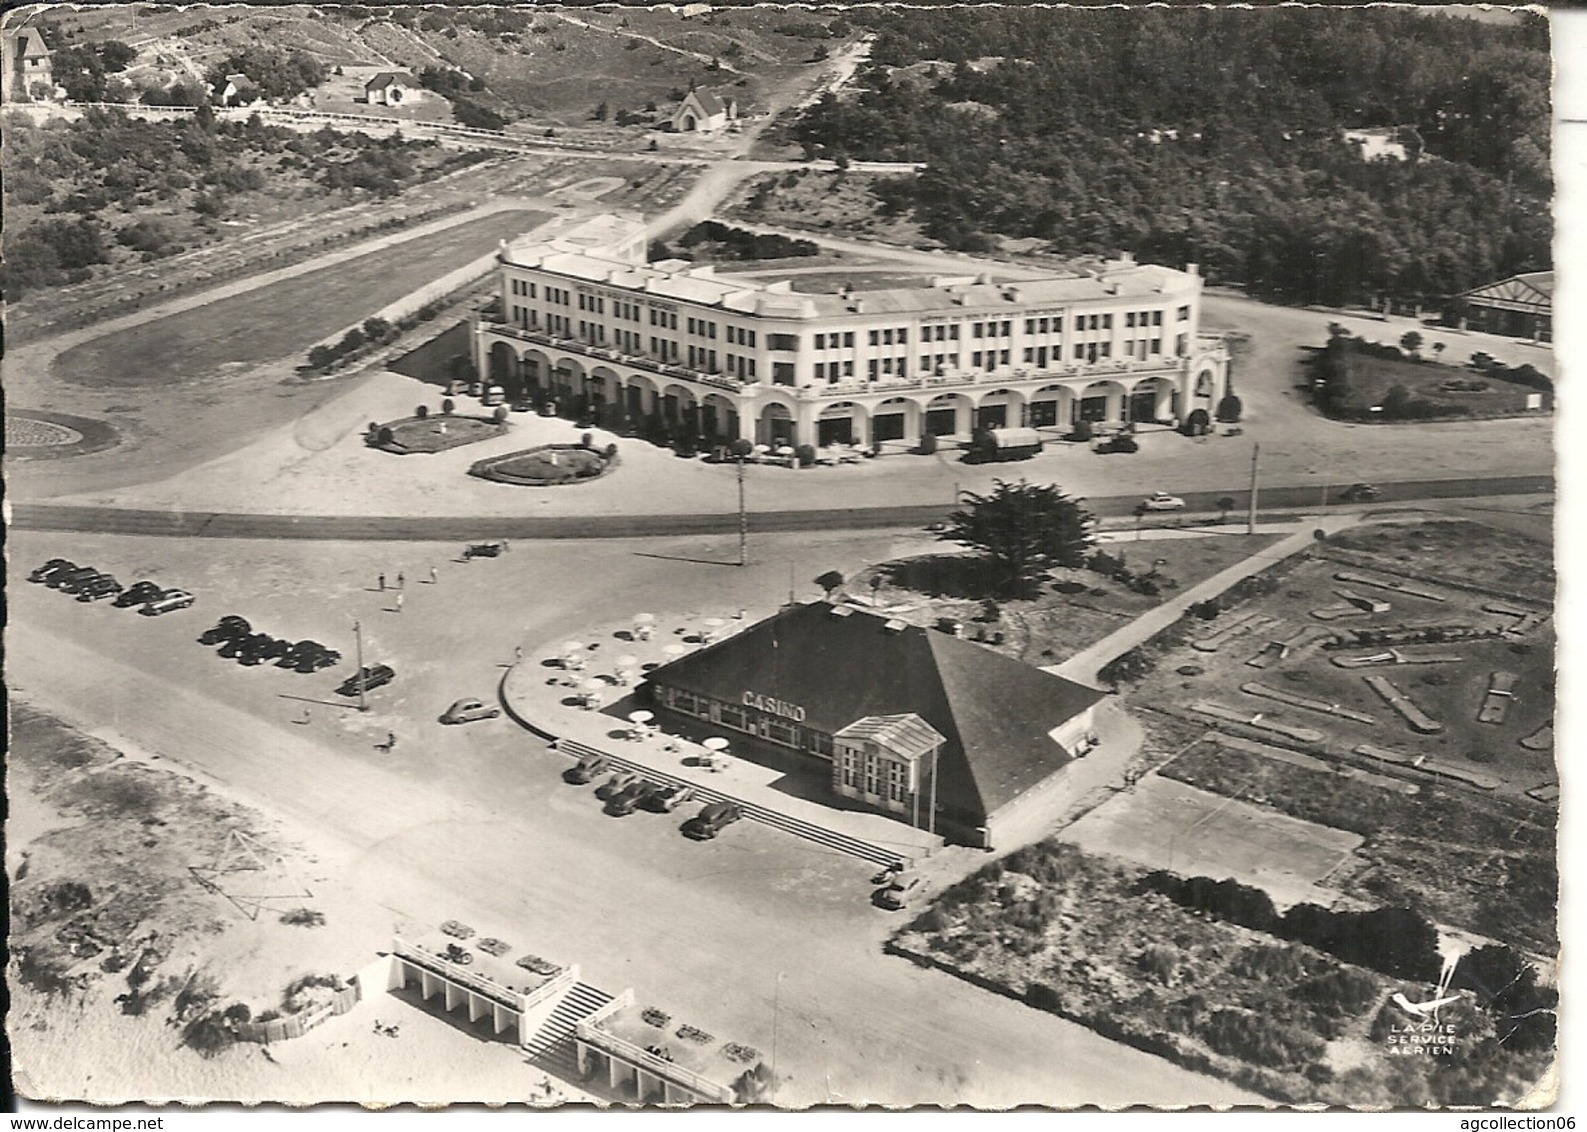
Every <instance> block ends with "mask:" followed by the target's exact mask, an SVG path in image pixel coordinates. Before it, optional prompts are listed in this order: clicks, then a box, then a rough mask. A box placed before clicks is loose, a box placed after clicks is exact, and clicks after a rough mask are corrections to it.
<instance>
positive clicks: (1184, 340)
mask: <svg viewBox="0 0 1587 1132" xmlns="http://www.w3.org/2000/svg"><path fill="white" fill-rule="evenodd" d="M1189 345H1190V343H1189V340H1188V335H1184V334H1176V335H1175V336H1174V355H1175V356H1176V357H1180V358H1182V357H1184V356H1185V354H1186V353H1188V350H1187V349H1186V347H1187V346H1189Z"/></svg>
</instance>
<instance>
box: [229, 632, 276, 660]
mask: <svg viewBox="0 0 1587 1132" xmlns="http://www.w3.org/2000/svg"><path fill="white" fill-rule="evenodd" d="M269 639H270V634H268V633H239V634H238V635H237V636H235V637H232V638H231V639H230V640H228V641H227V642H226V643H225V644H223V645H221V646H220V655H221V656H223V657H225V658H226V659H227V660H232V659H235V658H237V657H240V656H242V655H244V654H245V653H247V652H248V651H249V650H251V649H257V648H259V647H261V646H262V645H263V644H264V642H265V641H268V640H269Z"/></svg>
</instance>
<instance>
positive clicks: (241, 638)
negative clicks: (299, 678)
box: [198, 613, 342, 673]
mask: <svg viewBox="0 0 1587 1132" xmlns="http://www.w3.org/2000/svg"><path fill="white" fill-rule="evenodd" d="M198 643H199V644H201V645H219V646H220V648H219V650H218V652H219V655H221V656H223V657H226V658H227V659H228V660H236V661H237V663H238V664H246V665H255V664H263V663H264V662H265V661H267V660H273V661H275V664H276V667H277V668H290V669H292V670H293V671H295V672H302V673H309V672H318V671H319V670H320V669H322V668H330V667H332V666H334V665H336V664H337V663H339V662H340V661H341V659H342V654H341V653H339V652H337V651H336V650H335V649H333V648H327V647H326V646H325V645H322V644H320V643H319V642H318V641H288V640H285V639H283V638H280V637H272V636H271V635H270V634H269V633H256V632H254V628H253V626H252V625H251V624H249V622H248V619H247V618H246V617H239V616H238V615H237V614H235V613H231V614H227V615H226V616H225V617H222V618H221V619H220V620H219V621H218V622H216V623H215V624H214V625H212V626H211V627H210V628H208V629H205V630H204V632H203V633H201V634H200V635H199V638H198Z"/></svg>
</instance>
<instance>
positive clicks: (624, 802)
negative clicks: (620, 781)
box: [606, 779, 661, 818]
mask: <svg viewBox="0 0 1587 1132" xmlns="http://www.w3.org/2000/svg"><path fill="white" fill-rule="evenodd" d="M660 789H661V787H660V786H657V785H656V784H655V783H654V782H646V781H645V780H644V779H640V780H639V781H638V782H630V783H629V784H628V785H627V786H625V787H623V788H622V789H621V790H619V791H618V792H617V793H616V794H614V795H612V796H611V798H609V799H607V802H606V812H607V813H609V814H611V815H612V816H613V817H616V818H620V817H623V816H624V815H626V814H631V813H633V812H634V811H635V810H636V809H638V808H639V807H640V806H642V805H644V803H645V800H646V799H647V798H649V797H650V796H651V795H652V794H655V793H657V792H658V791H659V790H660Z"/></svg>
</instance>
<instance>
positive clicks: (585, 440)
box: [579, 432, 595, 448]
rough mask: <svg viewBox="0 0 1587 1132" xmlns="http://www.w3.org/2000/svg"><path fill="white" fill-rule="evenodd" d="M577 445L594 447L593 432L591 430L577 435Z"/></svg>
mask: <svg viewBox="0 0 1587 1132" xmlns="http://www.w3.org/2000/svg"><path fill="white" fill-rule="evenodd" d="M579 447H580V448H594V447H595V434H594V433H593V432H586V433H583V434H582V435H581V436H580V437H579Z"/></svg>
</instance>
